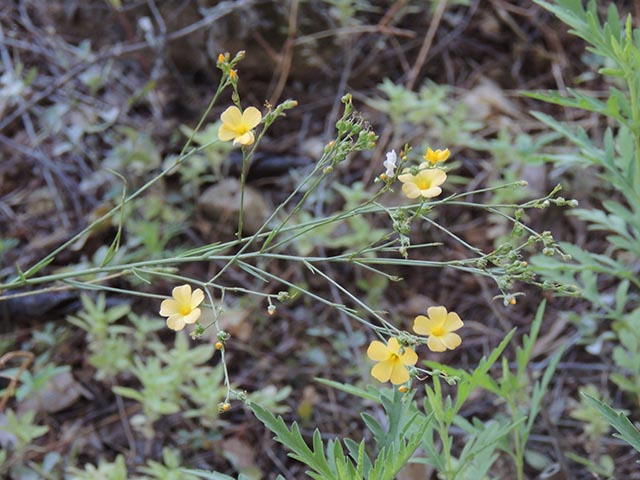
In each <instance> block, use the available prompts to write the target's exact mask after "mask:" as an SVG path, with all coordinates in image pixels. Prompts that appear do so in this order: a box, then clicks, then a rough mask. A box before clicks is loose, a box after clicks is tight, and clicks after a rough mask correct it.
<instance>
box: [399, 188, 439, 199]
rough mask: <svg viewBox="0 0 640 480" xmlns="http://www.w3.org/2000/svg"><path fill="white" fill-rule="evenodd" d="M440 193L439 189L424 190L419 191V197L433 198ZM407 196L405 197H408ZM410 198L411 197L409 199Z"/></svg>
mask: <svg viewBox="0 0 640 480" xmlns="http://www.w3.org/2000/svg"><path fill="white" fill-rule="evenodd" d="M441 193H442V189H441V188H440V187H431V188H427V189H426V190H420V196H422V197H424V198H434V197H437V196H438V195H440V194H441ZM408 196H409V195H407V197H408ZM409 198H411V197H409Z"/></svg>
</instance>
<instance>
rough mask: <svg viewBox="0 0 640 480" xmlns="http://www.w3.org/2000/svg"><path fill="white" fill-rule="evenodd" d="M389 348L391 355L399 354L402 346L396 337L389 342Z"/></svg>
mask: <svg viewBox="0 0 640 480" xmlns="http://www.w3.org/2000/svg"><path fill="white" fill-rule="evenodd" d="M387 348H388V349H389V351H390V352H391V353H396V354H397V353H398V351H399V350H400V344H399V343H398V339H397V338H395V337H391V338H390V339H389V341H388V342H387Z"/></svg>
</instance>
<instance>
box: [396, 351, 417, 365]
mask: <svg viewBox="0 0 640 480" xmlns="http://www.w3.org/2000/svg"><path fill="white" fill-rule="evenodd" d="M400 361H401V362H402V363H403V364H404V365H415V364H416V362H417V361H418V355H417V354H416V352H415V351H414V350H413V349H412V348H408V347H404V353H403V354H402V355H400Z"/></svg>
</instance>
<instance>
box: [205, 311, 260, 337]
mask: <svg viewBox="0 0 640 480" xmlns="http://www.w3.org/2000/svg"><path fill="white" fill-rule="evenodd" d="M250 315H251V310H249V309H247V308H241V307H225V308H224V310H223V311H222V314H220V319H219V322H218V326H219V327H220V330H224V331H225V332H228V333H229V334H230V335H231V337H233V338H237V339H239V340H242V341H243V342H246V341H247V340H249V338H251V332H252V330H253V326H252V325H251V321H250V319H249V317H250ZM213 320H214V318H213V312H212V311H211V309H209V308H205V309H202V315H201V316H200V320H199V321H200V323H201V324H203V325H208V324H209V323H211V322H213ZM207 332H211V335H212V337H211V338H213V337H215V335H216V330H215V329H213V328H210V329H208V330H207Z"/></svg>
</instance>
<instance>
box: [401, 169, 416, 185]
mask: <svg viewBox="0 0 640 480" xmlns="http://www.w3.org/2000/svg"><path fill="white" fill-rule="evenodd" d="M408 171H409V169H408V168H405V169H404V170H403V171H402V172H403V173H402V175H398V180H400V181H401V182H402V183H411V182H413V180H414V179H415V177H414V176H413V175H411V174H410V173H407V172H408Z"/></svg>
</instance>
